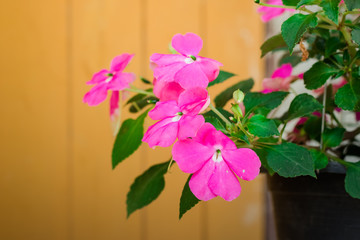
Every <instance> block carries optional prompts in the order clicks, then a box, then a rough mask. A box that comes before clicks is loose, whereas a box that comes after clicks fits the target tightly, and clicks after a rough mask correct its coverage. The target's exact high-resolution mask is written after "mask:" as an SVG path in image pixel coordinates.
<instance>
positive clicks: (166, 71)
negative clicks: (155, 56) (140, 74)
mask: <svg viewBox="0 0 360 240" xmlns="http://www.w3.org/2000/svg"><path fill="white" fill-rule="evenodd" d="M186 65H187V64H186V63H185V62H177V63H173V64H170V65H166V66H158V67H156V68H155V69H154V77H155V78H157V79H158V80H164V81H166V82H173V81H174V76H175V74H176V73H177V72H179V71H180V70H181V69H182V68H184V67H185V66H186Z"/></svg>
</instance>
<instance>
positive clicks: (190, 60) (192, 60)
mask: <svg viewBox="0 0 360 240" xmlns="http://www.w3.org/2000/svg"><path fill="white" fill-rule="evenodd" d="M193 62H195V61H194V59H192V58H185V63H186V64H191V63H193Z"/></svg>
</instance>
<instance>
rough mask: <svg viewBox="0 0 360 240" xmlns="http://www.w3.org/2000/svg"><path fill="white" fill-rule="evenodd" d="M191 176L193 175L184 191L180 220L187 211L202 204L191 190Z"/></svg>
mask: <svg viewBox="0 0 360 240" xmlns="http://www.w3.org/2000/svg"><path fill="white" fill-rule="evenodd" d="M191 176H192V175H190V176H189V178H188V180H187V181H186V183H185V186H184V189H183V191H182V194H181V198H180V213H179V219H181V218H182V216H183V215H184V214H185V213H186V212H187V211H189V210H190V209H191V208H193V207H194V206H195V205H196V204H198V203H199V202H200V200H199V199H197V198H196V197H195V195H194V194H193V193H192V192H191V190H190V187H189V181H190V178H191Z"/></svg>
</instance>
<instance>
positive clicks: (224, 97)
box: [214, 78, 254, 107]
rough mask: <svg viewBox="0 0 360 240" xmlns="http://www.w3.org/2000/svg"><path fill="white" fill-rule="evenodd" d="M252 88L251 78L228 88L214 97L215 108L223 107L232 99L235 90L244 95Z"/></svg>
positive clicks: (252, 81)
mask: <svg viewBox="0 0 360 240" xmlns="http://www.w3.org/2000/svg"><path fill="white" fill-rule="evenodd" d="M253 86H254V80H253V79H252V78H250V79H247V80H244V81H241V82H238V83H236V84H235V85H233V86H231V87H229V88H228V89H226V90H225V91H223V92H221V93H220V94H219V95H218V96H216V98H215V100H214V102H215V106H216V107H224V106H225V104H226V103H227V102H228V101H229V100H230V99H232V97H233V92H234V91H236V90H238V89H239V90H241V91H243V92H244V93H247V92H249V91H250V90H251V88H252V87H253Z"/></svg>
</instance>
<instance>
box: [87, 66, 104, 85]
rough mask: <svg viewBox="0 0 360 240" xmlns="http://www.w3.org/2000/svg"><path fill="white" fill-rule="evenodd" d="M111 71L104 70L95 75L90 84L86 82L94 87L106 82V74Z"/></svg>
mask: <svg viewBox="0 0 360 240" xmlns="http://www.w3.org/2000/svg"><path fill="white" fill-rule="evenodd" d="M108 73H109V71H108V70H106V69H102V70H100V71H99V72H97V73H95V74H94V75H93V77H92V79H91V80H90V81H88V82H86V84H89V85H92V84H97V83H100V82H104V81H106V79H108V76H106V74H108Z"/></svg>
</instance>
